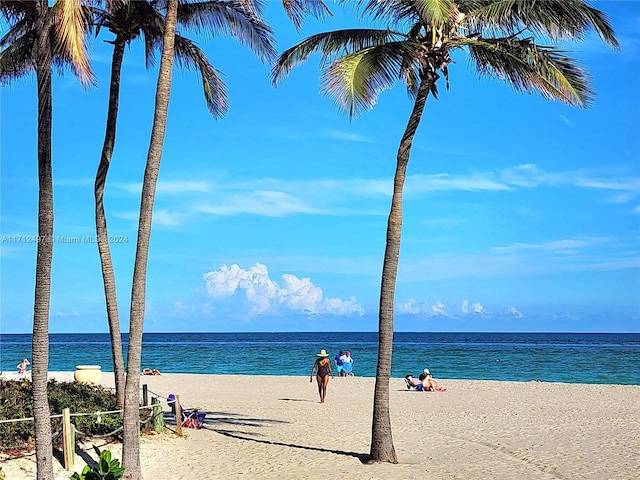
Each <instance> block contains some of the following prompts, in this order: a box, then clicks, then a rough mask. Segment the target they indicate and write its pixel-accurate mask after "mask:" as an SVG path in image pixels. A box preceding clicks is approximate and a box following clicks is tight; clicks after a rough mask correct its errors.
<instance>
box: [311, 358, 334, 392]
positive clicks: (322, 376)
mask: <svg viewBox="0 0 640 480" xmlns="http://www.w3.org/2000/svg"><path fill="white" fill-rule="evenodd" d="M316 357H317V358H316V361H315V362H314V364H313V368H312V369H311V376H310V377H309V381H310V382H313V375H314V373H315V374H316V380H317V381H318V394H320V403H324V399H325V397H326V396H327V385H328V384H329V375H331V376H332V377H333V372H332V371H331V361H330V360H329V354H328V353H327V351H326V350H325V349H324V348H323V349H322V350H320V353H318V354H317V355H316Z"/></svg>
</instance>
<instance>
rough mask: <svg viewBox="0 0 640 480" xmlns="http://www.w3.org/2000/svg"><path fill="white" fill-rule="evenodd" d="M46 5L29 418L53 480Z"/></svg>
mask: <svg viewBox="0 0 640 480" xmlns="http://www.w3.org/2000/svg"><path fill="white" fill-rule="evenodd" d="M48 10H49V5H48V2H47V0H40V1H39V2H38V3H37V6H36V11H37V20H36V32H37V35H38V40H37V42H38V43H37V47H36V79H37V84H38V186H39V195H38V239H39V242H38V253H37V260H36V284H35V294H34V297H35V298H34V306H33V309H34V312H33V337H32V347H31V356H32V358H31V363H32V373H31V375H32V377H31V378H32V382H33V383H32V391H33V422H34V425H35V434H36V467H37V479H38V480H53V455H52V442H51V420H50V418H49V415H50V413H49V401H48V398H47V373H48V371H49V302H50V298H51V261H52V258H53V178H52V173H51V118H52V107H51V97H52V88H51V48H50V37H49V32H50V28H49V20H48V17H49V15H48Z"/></svg>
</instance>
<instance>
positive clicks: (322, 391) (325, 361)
mask: <svg viewBox="0 0 640 480" xmlns="http://www.w3.org/2000/svg"><path fill="white" fill-rule="evenodd" d="M333 361H334V363H335V365H336V369H337V370H338V375H339V376H341V377H344V376H351V377H352V376H353V371H352V368H351V367H352V366H353V358H352V357H351V352H350V351H348V350H347V351H346V352H343V351H342V350H340V353H338V354H337V355H336V356H335V357H334V359H333ZM345 366H346V367H347V368H346V369H345ZM314 375H315V376H316V381H317V382H318V394H319V395H320V403H324V401H325V398H326V396H327V386H328V385H329V377H330V376H331V377H333V370H332V369H331V361H330V360H329V354H328V353H327V351H326V350H325V349H324V348H323V349H322V350H320V353H318V354H317V355H316V361H315V362H314V363H313V368H311V375H310V376H309V382H313V376H314ZM405 382H406V383H407V386H408V387H411V388H415V389H416V390H422V391H425V392H444V391H445V390H446V388H443V387H441V386H440V385H438V382H436V381H435V380H434V379H433V376H432V375H431V372H430V371H429V369H428V368H425V369H424V370H423V371H422V373H421V374H420V376H418V378H414V377H413V375H406V376H405Z"/></svg>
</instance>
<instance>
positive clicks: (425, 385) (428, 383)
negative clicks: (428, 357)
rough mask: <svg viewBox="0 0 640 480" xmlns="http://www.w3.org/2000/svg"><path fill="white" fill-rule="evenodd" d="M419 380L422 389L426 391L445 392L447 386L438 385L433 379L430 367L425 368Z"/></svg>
mask: <svg viewBox="0 0 640 480" xmlns="http://www.w3.org/2000/svg"><path fill="white" fill-rule="evenodd" d="M418 380H419V381H420V382H421V384H422V390H424V391H425V392H444V391H445V390H446V388H442V387H441V386H440V385H438V382H436V381H435V380H434V379H433V377H432V376H431V372H430V371H429V369H428V368H425V369H424V371H423V372H422V373H421V374H420V376H419V377H418Z"/></svg>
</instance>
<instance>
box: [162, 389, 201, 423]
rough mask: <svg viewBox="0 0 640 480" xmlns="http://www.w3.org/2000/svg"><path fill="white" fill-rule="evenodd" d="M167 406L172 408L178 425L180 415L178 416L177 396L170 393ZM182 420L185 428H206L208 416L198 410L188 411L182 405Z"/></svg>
mask: <svg viewBox="0 0 640 480" xmlns="http://www.w3.org/2000/svg"><path fill="white" fill-rule="evenodd" d="M167 404H168V405H169V407H170V408H171V413H172V414H173V416H174V417H175V419H176V424H177V423H178V415H177V414H176V396H175V395H174V394H173V393H170V394H169V395H168V396H167ZM180 413H181V415H180V419H181V424H182V426H183V427H186V428H202V427H203V426H204V419H205V417H206V416H207V414H206V413H204V412H199V411H198V409H197V408H195V409H190V410H187V409H185V408H184V407H183V406H182V405H180Z"/></svg>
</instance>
